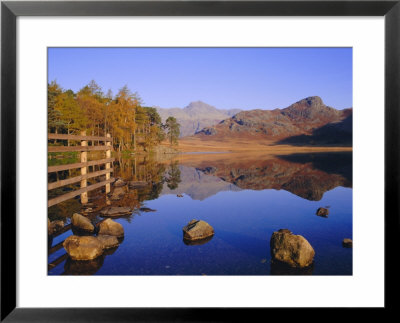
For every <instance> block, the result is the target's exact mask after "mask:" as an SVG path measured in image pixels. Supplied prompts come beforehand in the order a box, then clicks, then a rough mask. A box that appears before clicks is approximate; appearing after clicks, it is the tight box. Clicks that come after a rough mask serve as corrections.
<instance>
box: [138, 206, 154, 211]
mask: <svg viewBox="0 0 400 323" xmlns="http://www.w3.org/2000/svg"><path fill="white" fill-rule="evenodd" d="M139 211H141V212H156V211H157V210H154V209H150V208H148V207H141V208H140V209H139Z"/></svg>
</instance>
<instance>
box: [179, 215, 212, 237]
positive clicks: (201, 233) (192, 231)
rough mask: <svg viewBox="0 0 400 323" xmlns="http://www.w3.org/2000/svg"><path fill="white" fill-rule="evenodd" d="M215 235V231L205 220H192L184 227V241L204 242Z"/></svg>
mask: <svg viewBox="0 0 400 323" xmlns="http://www.w3.org/2000/svg"><path fill="white" fill-rule="evenodd" d="M212 235H214V229H213V227H212V226H211V225H209V224H208V223H207V222H205V221H203V220H195V219H194V220H192V221H190V222H189V223H188V224H187V225H186V226H184V227H183V239H184V240H190V241H193V240H202V239H205V238H208V237H211V236H212Z"/></svg>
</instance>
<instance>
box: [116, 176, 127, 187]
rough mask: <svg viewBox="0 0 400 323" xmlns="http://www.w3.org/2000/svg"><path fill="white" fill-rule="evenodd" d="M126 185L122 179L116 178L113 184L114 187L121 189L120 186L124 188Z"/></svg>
mask: <svg viewBox="0 0 400 323" xmlns="http://www.w3.org/2000/svg"><path fill="white" fill-rule="evenodd" d="M125 185H126V182H125V181H124V180H123V179H121V178H118V179H117V180H116V181H115V182H114V187H122V186H125Z"/></svg>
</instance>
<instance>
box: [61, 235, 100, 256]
mask: <svg viewBox="0 0 400 323" xmlns="http://www.w3.org/2000/svg"><path fill="white" fill-rule="evenodd" d="M63 247H64V249H65V250H66V251H67V253H68V255H69V256H70V257H71V259H72V260H92V259H95V258H97V257H99V256H101V255H102V254H103V244H102V243H101V241H100V240H99V239H97V238H96V237H90V236H82V237H79V236H75V235H73V236H69V237H68V238H67V239H65V240H64V242H63Z"/></svg>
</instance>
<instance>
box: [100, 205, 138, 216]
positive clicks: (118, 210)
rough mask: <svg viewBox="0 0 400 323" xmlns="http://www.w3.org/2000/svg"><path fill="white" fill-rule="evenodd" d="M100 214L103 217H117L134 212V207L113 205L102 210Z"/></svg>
mask: <svg viewBox="0 0 400 323" xmlns="http://www.w3.org/2000/svg"><path fill="white" fill-rule="evenodd" d="M100 214H101V216H103V217H106V216H109V217H117V216H122V215H129V214H132V209H131V208H129V207H125V206H113V207H109V208H106V209H104V210H102V211H101V212H100Z"/></svg>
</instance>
